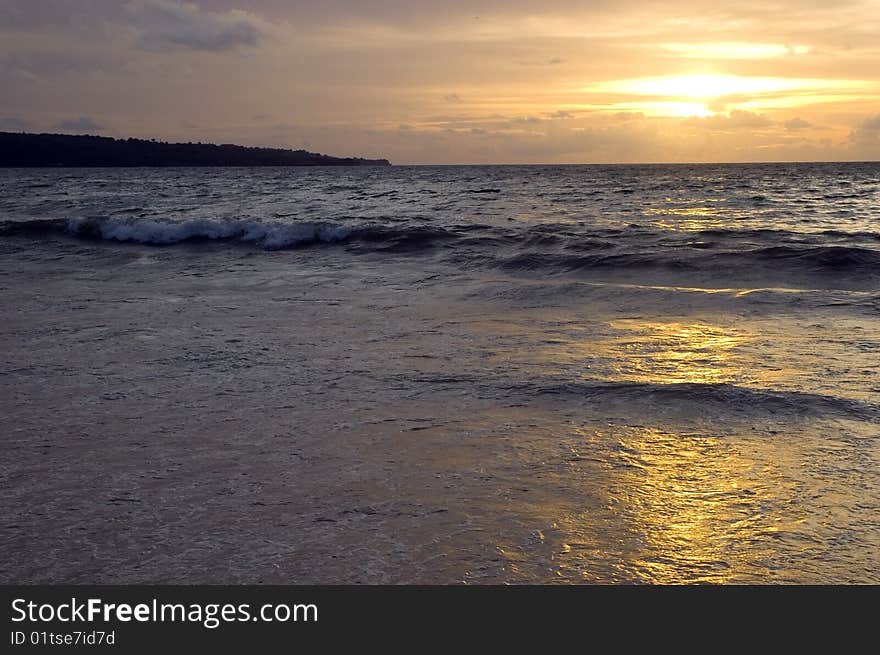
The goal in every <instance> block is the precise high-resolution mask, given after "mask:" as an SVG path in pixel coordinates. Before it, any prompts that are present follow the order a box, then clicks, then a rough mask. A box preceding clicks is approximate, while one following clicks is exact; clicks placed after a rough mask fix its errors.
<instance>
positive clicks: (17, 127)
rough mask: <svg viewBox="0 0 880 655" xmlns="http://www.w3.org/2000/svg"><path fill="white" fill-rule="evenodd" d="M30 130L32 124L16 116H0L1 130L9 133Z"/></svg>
mask: <svg viewBox="0 0 880 655" xmlns="http://www.w3.org/2000/svg"><path fill="white" fill-rule="evenodd" d="M29 128H30V123H28V122H27V121H26V120H24V119H23V118H18V117H16V116H0V130H5V131H9V132H25V131H27V130H28V129H29Z"/></svg>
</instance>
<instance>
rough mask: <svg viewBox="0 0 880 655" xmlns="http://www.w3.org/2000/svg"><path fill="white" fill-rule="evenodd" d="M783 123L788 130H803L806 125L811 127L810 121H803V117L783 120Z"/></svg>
mask: <svg viewBox="0 0 880 655" xmlns="http://www.w3.org/2000/svg"><path fill="white" fill-rule="evenodd" d="M783 125H784V126H785V129H786V130H788V131H789V132H797V131H798V130H805V129H807V128H808V127H813V124H812V123H811V122H809V121H805V120H804V119H803V118H792V119H791V120H790V121H785V123H783Z"/></svg>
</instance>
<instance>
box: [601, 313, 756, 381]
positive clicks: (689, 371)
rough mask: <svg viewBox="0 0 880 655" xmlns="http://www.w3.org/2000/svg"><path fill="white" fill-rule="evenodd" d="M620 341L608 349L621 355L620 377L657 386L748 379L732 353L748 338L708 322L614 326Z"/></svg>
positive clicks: (627, 322) (632, 321) (638, 322)
mask: <svg viewBox="0 0 880 655" xmlns="http://www.w3.org/2000/svg"><path fill="white" fill-rule="evenodd" d="M609 325H610V327H611V328H612V329H614V330H615V331H618V332H619V336H617V337H614V338H612V339H611V340H610V341H608V342H606V344H605V345H606V347H607V348H609V349H610V350H611V351H613V352H614V354H616V355H618V356H619V360H618V364H617V366H618V373H619V374H620V375H621V377H624V378H626V379H629V380H635V381H639V382H649V383H658V384H675V383H692V384H718V383H723V382H734V381H738V380H740V379H741V378H742V377H743V376H744V371H743V370H742V368H741V366H739V365H738V363H737V359H736V358H735V357H734V356H733V351H734V350H735V349H736V348H737V347H738V346H739V345H740V344H742V343H743V342H744V341H746V340H747V339H748V336H747V335H746V334H744V333H743V332H742V331H739V330H734V329H731V328H722V327H720V326H717V325H710V324H708V323H674V322H673V323H664V322H658V321H642V320H636V319H626V320H619V321H612V322H611V323H610V324H609Z"/></svg>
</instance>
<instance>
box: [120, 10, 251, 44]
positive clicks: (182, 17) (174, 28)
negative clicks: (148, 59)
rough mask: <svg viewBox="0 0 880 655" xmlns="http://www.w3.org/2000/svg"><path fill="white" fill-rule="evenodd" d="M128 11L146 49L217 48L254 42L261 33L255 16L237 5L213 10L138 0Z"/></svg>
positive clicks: (139, 40) (140, 41) (139, 42)
mask: <svg viewBox="0 0 880 655" xmlns="http://www.w3.org/2000/svg"><path fill="white" fill-rule="evenodd" d="M128 13H129V18H130V22H131V24H132V25H133V26H134V28H135V30H137V33H138V44H139V45H140V46H141V47H142V48H145V49H148V50H160V49H164V48H173V49H183V50H207V51H214V52H219V51H223V50H232V49H234V48H237V47H240V46H256V45H257V44H259V42H260V40H261V39H262V38H263V36H264V32H263V29H262V27H261V26H260V24H259V22H258V21H257V19H256V18H254V17H253V16H252V15H250V14H248V13H246V12H244V11H240V10H237V9H230V10H228V11H225V12H214V11H205V10H202V9H200V8H199V7H198V6H196V5H195V4H192V3H189V2H177V1H174V0H137V1H136V2H132V3H130V4H129V5H128Z"/></svg>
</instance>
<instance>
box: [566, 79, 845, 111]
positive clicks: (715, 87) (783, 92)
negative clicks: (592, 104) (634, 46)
mask: <svg viewBox="0 0 880 655" xmlns="http://www.w3.org/2000/svg"><path fill="white" fill-rule="evenodd" d="M859 84H860V83H858V82H856V81H853V80H817V79H806V78H785V77H753V76H741V75H727V74H722V73H695V74H681V75H665V76H658V77H639V78H632V79H623V80H609V81H605V82H599V83H597V84H593V85H591V86H589V87H586V88H582V89H581V92H587V93H590V94H602V95H606V96H607V95H613V96H614V101H613V102H612V103H606V107H607V108H608V109H609V110H614V111H620V110H627V111H641V112H643V113H645V114H648V115H652V116H676V117H690V116H697V117H700V118H705V117H707V116H711V115H713V114H714V113H715V112H714V111H712V108H713V107H718V106H722V107H727V108H728V109H729V108H730V107H731V106H737V107H740V108H748V109H750V110H756V109H764V108H773V107H777V108H778V107H788V106H797V105H799V104H805V103H807V102H813V101H814V98H815V97H816V96H817V94H823V95H824V96H825V97H826V98H835V97H836V98H841V97H842V96H841V95H840V94H841V93H842V92H845V91H852V90H853V89H856V88H858V87H859Z"/></svg>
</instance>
